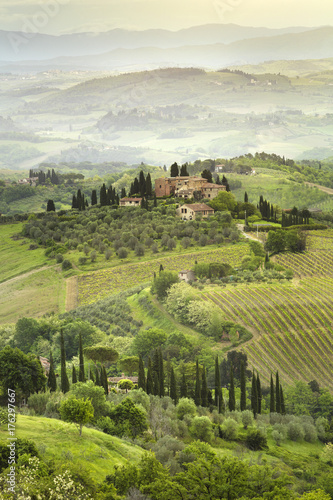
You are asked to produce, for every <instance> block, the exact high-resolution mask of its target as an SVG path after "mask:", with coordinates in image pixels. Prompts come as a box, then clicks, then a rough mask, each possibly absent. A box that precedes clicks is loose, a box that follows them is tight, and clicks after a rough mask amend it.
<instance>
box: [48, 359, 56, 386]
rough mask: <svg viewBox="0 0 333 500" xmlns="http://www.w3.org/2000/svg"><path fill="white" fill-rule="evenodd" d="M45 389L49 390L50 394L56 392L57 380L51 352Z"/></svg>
mask: <svg viewBox="0 0 333 500" xmlns="http://www.w3.org/2000/svg"><path fill="white" fill-rule="evenodd" d="M47 387H48V388H49V389H50V392H55V391H56V390H57V379H56V376H55V373H54V363H53V356H52V351H51V352H50V370H49V376H48V379H47Z"/></svg>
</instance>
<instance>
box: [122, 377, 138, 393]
mask: <svg viewBox="0 0 333 500" xmlns="http://www.w3.org/2000/svg"><path fill="white" fill-rule="evenodd" d="M118 387H119V389H121V390H124V391H126V393H127V391H130V390H132V389H133V387H134V384H133V382H132V380H129V379H126V378H124V379H123V380H120V381H119V382H118Z"/></svg>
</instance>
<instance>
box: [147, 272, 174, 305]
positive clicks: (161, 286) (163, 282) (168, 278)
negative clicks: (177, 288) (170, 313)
mask: <svg viewBox="0 0 333 500" xmlns="http://www.w3.org/2000/svg"><path fill="white" fill-rule="evenodd" d="M178 282H179V278H178V275H177V274H176V273H172V272H170V271H163V272H161V273H160V274H159V275H158V276H156V278H155V279H154V282H153V285H152V288H151V291H152V293H156V295H157V297H158V299H159V300H164V299H165V298H166V296H167V292H168V289H169V288H170V287H171V285H173V284H174V283H178Z"/></svg>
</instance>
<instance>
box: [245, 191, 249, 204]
mask: <svg viewBox="0 0 333 500" xmlns="http://www.w3.org/2000/svg"><path fill="white" fill-rule="evenodd" d="M248 202H249V197H248V195H247V192H246V191H245V193H244V203H248Z"/></svg>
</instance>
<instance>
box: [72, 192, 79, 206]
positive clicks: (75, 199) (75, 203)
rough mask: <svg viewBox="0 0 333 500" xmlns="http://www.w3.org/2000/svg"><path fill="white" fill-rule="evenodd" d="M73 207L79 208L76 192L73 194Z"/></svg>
mask: <svg viewBox="0 0 333 500" xmlns="http://www.w3.org/2000/svg"><path fill="white" fill-rule="evenodd" d="M72 208H78V205H77V198H76V196H75V194H73V197H72Z"/></svg>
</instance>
